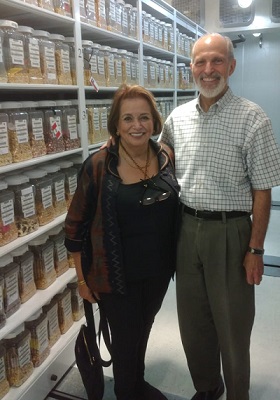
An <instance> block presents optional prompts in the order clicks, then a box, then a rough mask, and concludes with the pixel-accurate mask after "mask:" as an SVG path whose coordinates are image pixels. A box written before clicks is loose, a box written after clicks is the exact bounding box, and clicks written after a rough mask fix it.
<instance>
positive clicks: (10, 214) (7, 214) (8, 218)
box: [0, 199, 15, 231]
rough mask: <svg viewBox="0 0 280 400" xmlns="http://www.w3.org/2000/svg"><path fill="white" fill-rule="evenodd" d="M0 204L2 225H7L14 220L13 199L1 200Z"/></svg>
mask: <svg viewBox="0 0 280 400" xmlns="http://www.w3.org/2000/svg"><path fill="white" fill-rule="evenodd" d="M0 206H1V216H2V224H3V226H8V225H10V224H12V223H13V222H15V212H14V201H13V200H12V199H10V200H7V201H3V202H2V203H1V204H0ZM5 231H6V229H5Z"/></svg>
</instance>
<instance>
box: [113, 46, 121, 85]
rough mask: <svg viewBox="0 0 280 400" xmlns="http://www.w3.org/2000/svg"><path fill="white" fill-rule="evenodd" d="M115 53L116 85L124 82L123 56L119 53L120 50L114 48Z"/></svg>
mask: <svg viewBox="0 0 280 400" xmlns="http://www.w3.org/2000/svg"><path fill="white" fill-rule="evenodd" d="M113 53H114V70H115V83H116V86H117V87H118V86H120V85H121V84H122V56H121V54H120V53H119V50H118V49H116V50H113Z"/></svg>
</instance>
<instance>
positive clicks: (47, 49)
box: [33, 30, 58, 85]
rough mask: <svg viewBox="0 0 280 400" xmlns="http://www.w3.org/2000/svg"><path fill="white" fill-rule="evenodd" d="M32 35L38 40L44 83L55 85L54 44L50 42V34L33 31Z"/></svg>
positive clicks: (56, 80) (56, 81)
mask: <svg viewBox="0 0 280 400" xmlns="http://www.w3.org/2000/svg"><path fill="white" fill-rule="evenodd" d="M33 35H34V37H35V38H37V39H38V40H39V48H40V60H41V62H40V64H41V71H42V74H43V80H44V83H46V84H52V85H57V84H58V79H57V74H56V62H55V43H54V42H53V41H52V40H50V33H49V32H47V31H42V30H35V31H34V32H33Z"/></svg>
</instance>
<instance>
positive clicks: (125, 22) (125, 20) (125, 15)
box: [122, 10, 128, 31]
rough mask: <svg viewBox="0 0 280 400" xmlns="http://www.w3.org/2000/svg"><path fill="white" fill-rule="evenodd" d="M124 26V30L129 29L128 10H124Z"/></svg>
mask: <svg viewBox="0 0 280 400" xmlns="http://www.w3.org/2000/svg"><path fill="white" fill-rule="evenodd" d="M122 27H123V30H126V31H127V28H128V20H127V11H126V10H125V11H124V12H123V19H122Z"/></svg>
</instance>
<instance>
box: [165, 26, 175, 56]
mask: <svg viewBox="0 0 280 400" xmlns="http://www.w3.org/2000/svg"><path fill="white" fill-rule="evenodd" d="M166 27H167V50H168V51H174V32H173V26H172V25H171V24H166Z"/></svg>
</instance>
